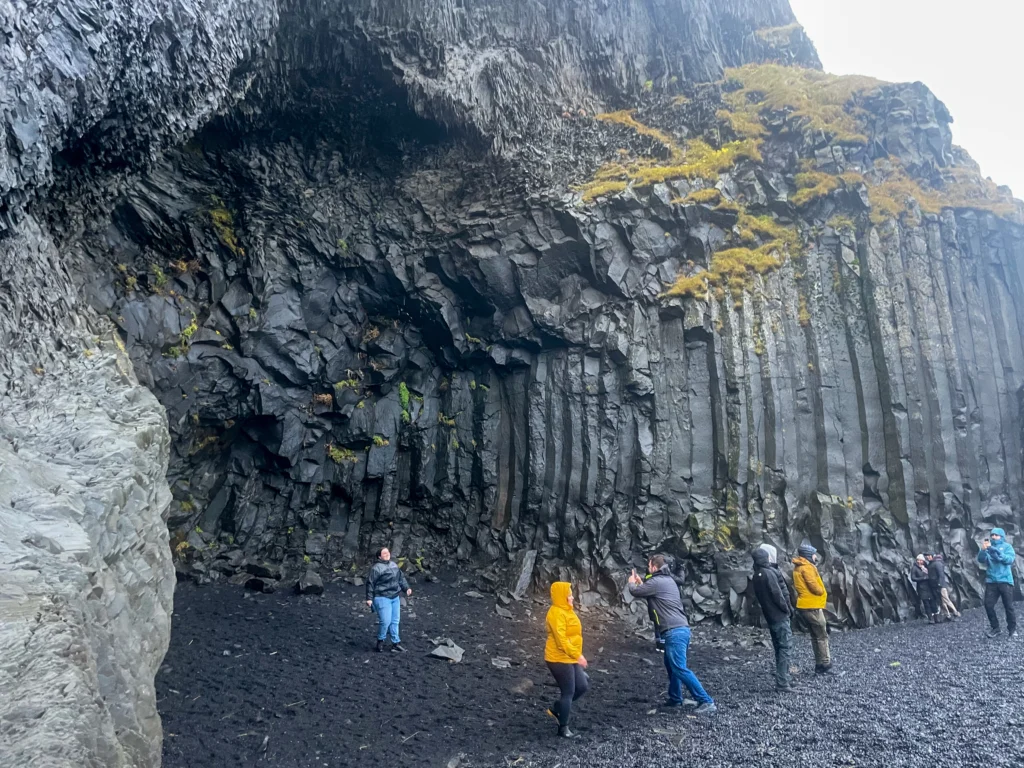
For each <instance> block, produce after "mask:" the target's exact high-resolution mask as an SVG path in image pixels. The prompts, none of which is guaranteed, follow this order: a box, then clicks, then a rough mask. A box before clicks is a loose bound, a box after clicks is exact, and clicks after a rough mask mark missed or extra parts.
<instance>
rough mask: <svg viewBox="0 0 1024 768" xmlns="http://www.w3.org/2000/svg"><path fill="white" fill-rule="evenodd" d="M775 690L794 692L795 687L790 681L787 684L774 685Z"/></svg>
mask: <svg viewBox="0 0 1024 768" xmlns="http://www.w3.org/2000/svg"><path fill="white" fill-rule="evenodd" d="M775 690H776V692H777V693H796V692H797V687H796V686H795V685H793V684H792V683H790V684H789V685H776V686H775Z"/></svg>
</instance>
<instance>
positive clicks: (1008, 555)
mask: <svg viewBox="0 0 1024 768" xmlns="http://www.w3.org/2000/svg"><path fill="white" fill-rule="evenodd" d="M1016 559H1017V554H1016V553H1015V552H1014V551H1013V547H1011V546H1010V543H1009V542H1008V541H1007V540H1006V531H1004V530H1003V529H1002V528H993V529H992V532H991V533H990V534H989V538H987V539H985V540H984V541H983V542H981V551H980V552H979V553H978V565H980V566H981V567H982V568H984V569H985V571H986V572H985V613H986V614H988V623H989V626H990V629H989V631H988V633H987V635H988V637H996V636H997V635H998V634H999V617H998V616H997V615H996V603H998V602H999V601H1000V600H1002V601H1003V611H1004V612H1005V613H1006V634H1007V637H1013V636H1014V635H1015V634H1016V633H1017V616H1016V614H1015V613H1014V610H1013V561H1014V560H1016Z"/></svg>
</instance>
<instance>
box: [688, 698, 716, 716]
mask: <svg viewBox="0 0 1024 768" xmlns="http://www.w3.org/2000/svg"><path fill="white" fill-rule="evenodd" d="M717 711H718V707H716V706H715V702H713V701H708V702H705V703H704V704H701V705H700V706H699V707H697V708H696V709H695V710H694V711H693V714H695V715H713V714H715V713H716V712H717Z"/></svg>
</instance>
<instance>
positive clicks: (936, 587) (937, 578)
mask: <svg viewBox="0 0 1024 768" xmlns="http://www.w3.org/2000/svg"><path fill="white" fill-rule="evenodd" d="M926 558H927V560H928V581H929V582H930V583H931V585H932V592H933V593H934V594H935V596H936V597H937V598H938V601H939V607H940V609H941V610H942V611H945V613H946V621H952V620H953V617H954V616H955V617H956V618H958V619H959V618H960V611H958V610H957V609H956V606H955V605H953V601H952V600H951V599H950V597H949V575H948V574H947V573H946V562H945V561H944V560H943V559H942V553H941V552H936V553H935V554H932V555H926Z"/></svg>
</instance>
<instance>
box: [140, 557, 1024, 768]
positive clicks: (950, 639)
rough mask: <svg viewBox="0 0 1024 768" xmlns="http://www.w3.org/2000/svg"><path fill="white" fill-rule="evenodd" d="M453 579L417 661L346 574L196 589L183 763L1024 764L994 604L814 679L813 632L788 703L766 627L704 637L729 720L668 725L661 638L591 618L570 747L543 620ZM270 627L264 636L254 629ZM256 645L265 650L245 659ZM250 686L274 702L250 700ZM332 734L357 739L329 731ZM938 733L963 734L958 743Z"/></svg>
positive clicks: (847, 642) (895, 638) (431, 607)
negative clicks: (657, 647)
mask: <svg viewBox="0 0 1024 768" xmlns="http://www.w3.org/2000/svg"><path fill="white" fill-rule="evenodd" d="M454 581H455V579H450V578H447V575H446V577H445V578H444V579H442V582H441V583H440V584H428V585H424V586H423V587H422V588H420V589H417V595H418V596H417V597H416V598H415V599H416V600H417V609H416V613H417V618H416V619H415V620H410V621H409V622H406V617H405V616H403V619H402V622H403V627H402V628H403V632H402V637H403V643H404V644H406V645H408V647H409V649H410V651H411V653H409V654H407V655H405V656H403V657H401V658H396V657H394V656H392V655H391V654H376V653H374V652H373V650H372V648H373V637H374V629H375V628H376V622H375V621H374V620H373V619H372V618H370V617H369V616H367V614H366V613H365V606H363V607H362V609H363V610H362V620H361V621H360V620H358V619H355V618H354V617H356V616H358V615H359V614H360V608H359V603H360V600H361V597H362V595H361V591H360V590H359V589H358V588H353V587H351V586H350V585H347V584H345V583H344V582H339V583H336V584H328V585H327V590H326V592H325V595H324V596H323V597H322V598H320V599H321V600H322V601H325V602H324V603H323V605H322V606H317V607H316V608H313V607H312V606H310V605H309V604H308V603H306V602H304V601H299V600H293V599H285V598H282V597H279V596H277V595H271V596H262V595H254V596H252V597H251V598H250V599H248V600H243V599H242V598H241V595H240V593H239V592H238V591H237V590H233V589H231V588H226V587H223V586H212V587H205V588H202V589H196V588H194V587H192V586H191V585H183V586H182V588H181V589H180V592H179V595H178V600H179V606H180V609H181V610H180V612H179V613H177V614H176V616H175V622H176V624H175V636H174V637H175V639H174V641H173V643H172V648H171V650H170V653H169V655H168V664H169V665H171V666H173V671H172V672H171V673H167V674H161V675H160V677H159V680H160V686H161V688H160V696H161V702H162V704H161V706H162V707H163V712H164V717H165V722H166V723H167V727H168V730H169V731H170V732H171V733H174V734H176V735H175V736H174V737H173V738H168V740H167V751H166V754H165V759H164V765H165V768H186V766H190V765H192V764H193V762H194V755H195V750H196V749H197V748H199V745H202V748H203V749H206V750H207V753H208V754H210V755H211V759H213V760H216V761H217V762H218V764H220V765H223V766H225V768H233V767H234V766H239V768H241V767H242V766H245V765H249V764H251V759H252V758H253V757H255V756H258V754H259V745H260V743H261V741H262V739H263V738H264V737H265V736H266V735H267V734H268V733H269V734H272V738H271V739H270V747H269V751H268V755H267V757H268V759H270V760H272V761H274V762H282V763H284V764H289V762H290V763H291V764H294V765H303V764H309V763H313V762H317V761H316V760H315V758H316V751H317V750H319V752H320V756H321V757H320V760H319V762H325V761H335V760H336V761H337V762H342V763H344V764H345V765H348V766H352V768H362V767H363V766H365V767H366V768H371V766H372V767H374V768H375V767H376V766H378V765H379V761H380V755H381V754H382V753H384V752H387V754H388V761H389V763H390V764H392V765H395V766H396V767H397V768H401V766H413V765H445V764H446V762H447V761H449V760H451V759H452V758H453V757H455V756H456V755H461V758H460V760H461V762H460V764H462V765H466V766H479V767H480V768H483V767H485V766H487V767H490V766H507V765H510V764H516V765H519V766H522V765H529V766H536V767H537V768H540V767H541V766H543V767H544V768H550V767H551V766H555V765H557V764H559V763H561V764H562V765H567V764H568V765H574V764H577V763H578V764H582V765H588V766H589V765H594V766H597V768H605V767H606V766H607V767H608V768H611V767H612V766H614V767H615V768H619V767H620V766H621V768H633V767H634V766H650V765H666V764H675V763H680V764H686V763H687V762H688V761H699V762H700V764H708V765H712V766H723V767H725V766H746V765H753V764H757V765H764V766H767V767H768V768H775V767H776V766H778V767H779V768H781V767H782V766H789V765H794V764H798V763H800V762H801V761H804V762H806V758H807V755H808V754H814V755H816V756H821V759H822V760H823V761H824V762H825V764H828V765H850V764H855V765H864V766H877V765H880V763H879V758H878V756H879V755H884V756H885V759H886V761H887V764H892V765H896V766H908V767H909V766H917V765H920V761H921V755H922V753H923V754H926V755H927V757H928V760H929V763H930V764H935V765H937V766H944V767H946V766H948V768H954V766H962V765H966V766H974V765H1002V766H1010V765H1015V764H1016V763H1017V762H1019V761H1020V760H1021V759H1024V748H1022V746H1021V744H1020V742H1019V741H1018V740H1014V738H1013V737H1012V734H1013V733H1014V729H1018V728H1019V727H1020V726H1021V724H1022V718H1021V715H1020V713H1019V711H1018V709H1017V708H1016V707H1015V706H1014V702H1013V697H1012V694H1011V693H1008V692H1012V691H1014V690H1017V687H1019V684H1020V678H1021V673H1020V671H1019V670H1020V667H1021V662H1022V661H1024V646H1022V645H1021V644H1019V643H1009V642H1007V641H1006V640H1005V637H1004V638H1002V639H1000V640H997V641H994V642H990V641H988V640H987V639H986V638H985V637H984V631H985V628H986V626H987V625H986V622H985V619H984V615H983V614H982V612H981V611H970V612H968V614H967V615H966V616H965V618H964V619H963V621H961V622H957V623H947V624H940V625H928V624H926V623H925V622H923V621H915V622H909V623H905V624H895V625H890V626H885V627H875V628H872V629H869V630H864V631H857V632H834V633H833V634H832V638H831V644H832V650H833V654H834V659H835V674H834V675H832V676H830V677H827V678H821V677H816V676H815V675H814V674H813V673H812V671H811V670H812V669H813V656H812V653H811V647H810V639H809V637H808V636H807V635H803V634H797V635H795V637H794V658H793V662H794V665H795V666H796V667H797V671H796V678H797V681H798V685H799V688H800V692H799V693H797V694H794V695H788V696H785V697H784V696H780V695H779V694H777V693H776V692H775V691H774V680H773V678H772V671H773V666H774V662H773V656H772V651H771V648H770V647H769V646H768V645H765V646H762V645H759V644H758V641H759V640H760V641H763V640H766V639H767V632H766V631H765V630H758V629H753V628H744V627H729V628H715V627H698V628H696V629H695V630H694V634H693V641H692V644H691V650H690V663H691V666H692V667H693V668H694V669H695V670H696V671H697V672H698V674H699V675H700V678H701V680H702V682H703V683H704V684H705V685H706V686H707V688H708V690H709V691H710V692H711V693H712V695H713V696H714V697H715V699H716V701H717V704H718V707H719V712H718V715H717V716H716V718H715V719H714V720H713V721H708V720H703V719H695V718H691V717H687V716H686V715H685V714H680V715H678V716H673V715H670V714H663V713H659V712H658V710H657V709H656V708H655V707H654V706H653V705H654V704H656V703H657V702H658V701H660V700H661V699H662V698H663V695H664V684H665V670H664V664H663V661H662V658H661V656H660V654H658V653H656V652H655V651H654V647H653V643H649V642H647V641H645V640H641V639H639V638H637V637H635V636H634V635H633V634H632V632H630V631H629V630H628V628H624V627H622V625H621V623H620V622H619V621H617V620H615V619H611V620H607V621H606V620H603V619H602V618H601V617H600V615H599V614H593V615H592V614H587V615H586V616H585V617H584V641H585V646H584V648H585V653H586V656H587V658H588V659H589V660H590V669H589V674H590V684H591V689H590V692H589V693H588V695H587V696H586V697H584V698H583V699H582V700H581V701H580V702H579V706H578V708H576V714H575V717H574V721H573V730H578V731H579V732H580V734H581V737H580V738H579V739H577V740H575V741H574V742H573V743H570V744H566V743H564V742H563V741H560V740H558V739H556V738H555V736H554V732H555V729H554V724H553V723H552V721H551V720H550V718H549V717H547V716H546V715H545V714H544V709H545V707H547V706H549V705H550V704H551V701H552V700H553V698H554V697H555V696H556V695H557V688H555V687H554V686H553V685H552V684H551V676H550V674H549V672H548V670H547V669H546V667H545V665H544V664H543V660H542V657H543V648H544V628H543V624H542V621H543V616H542V615H541V616H537V618H536V619H535V620H528V619H524V620H522V621H519V622H508V621H501V620H498V619H496V618H495V617H493V615H492V614H490V612H489V608H490V606H489V605H488V604H487V603H485V602H484V601H481V600H479V599H474V598H471V597H466V596H465V595H463V592H464V591H465V590H464V589H463V588H462V585H458V584H454V583H453V582H454ZM346 606H350V607H351V610H352V613H351V614H350V613H349V611H347V610H345V608H346ZM254 623H258V626H259V627H260V630H261V631H260V632H259V633H258V634H257V635H253V634H252V633H247V632H245V631H244V628H246V627H249V626H252V625H253V624H254ZM240 628H241V629H242V630H243V631H241V632H240ZM240 637H245V638H246V639H245V640H243V641H242V642H241V645H242V647H241V648H235V647H234V644H236V643H238V641H239V638H240ZM447 637H450V638H453V639H454V640H455V641H457V644H458V645H459V646H460V647H463V648H465V654H464V656H463V658H462V661H461V662H460V663H458V664H454V663H450V662H449V663H440V662H439V663H434V659H431V658H428V656H427V654H429V653H430V651H431V650H433V648H434V647H436V646H435V645H434V642H435V641H436V642H437V643H441V642H443V640H444V638H447ZM328 638H329V640H328V641H326V642H324V641H322V640H323V639H328ZM190 641H193V642H191V644H190ZM200 641H202V642H200ZM513 643H514V644H513ZM204 646H205V647H204ZM224 648H230V649H232V651H231V655H232V658H231V660H230V661H225V658H224V657H222V656H221V653H222V649H224ZM493 659H498V660H499V661H501V660H505V659H507V660H509V662H510V664H509V666H508V667H505V666H504V665H503V664H502V665H495V664H494V663H493V661H492V660H493ZM970 680H973V681H976V683H977V684H975V685H968V684H966V683H965V681H970ZM395 685H401V687H402V689H403V690H405V691H407V695H406V696H404V697H403V698H402V705H401V707H400V709H398V710H396V709H395V708H393V707H374V708H368V707H365V701H367V700H368V699H372V696H373V692H374V691H379V690H380V689H381V688H382V687H388V686H395ZM247 691H262V692H263V695H261V696H255V695H253V696H252V697H247V696H244V695H240V694H242V693H245V692H247ZM199 694H202V695H201V696H200V698H199V699H198V700H196V701H193V699H195V698H196V696H198V695H199ZM321 698H323V699H325V701H324V702H323V703H320V699H321ZM301 700H305V701H306V703H305V704H304V705H301V706H298V707H295V706H292V708H290V709H289V708H288V707H289V705H294V703H295V702H298V701H301ZM360 704H363V705H364V706H360ZM652 710H653V713H652ZM396 712H397V713H398V716H396ZM276 713H281V714H285V713H286V714H285V716H284V717H281V718H278V717H275V716H274V715H275V714H276ZM452 713H457V716H456V717H453V716H452ZM648 713H650V714H648ZM325 722H333V723H335V724H336V725H337V726H338V727H335V728H328V729H325V728H324V723H325ZM894 723H895V724H898V725H894ZM236 726H237V729H235V727H236ZM225 731H227V732H228V734H229V737H228V738H225V737H224V736H223V734H224V732H225ZM250 731H252V732H253V733H252V735H250V736H246V737H241V738H239V737H235V738H230V735H233V734H237V733H248V732H250ZM937 732H941V733H943V734H944V738H943V740H942V742H941V744H939V743H937V742H936V741H935V736H934V734H935V733H937ZM320 733H323V734H324V736H322V737H321V736H319V734H320ZM980 733H985V734H1007V736H1006V737H1005V738H980V737H979V736H978V734H980ZM406 739H407V740H406ZM239 742H241V743H239ZM929 745H931V746H929ZM360 747H364V748H363V749H360ZM388 750H390V751H388ZM929 750H931V751H930V752H929ZM922 751H923V752H922Z"/></svg>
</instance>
